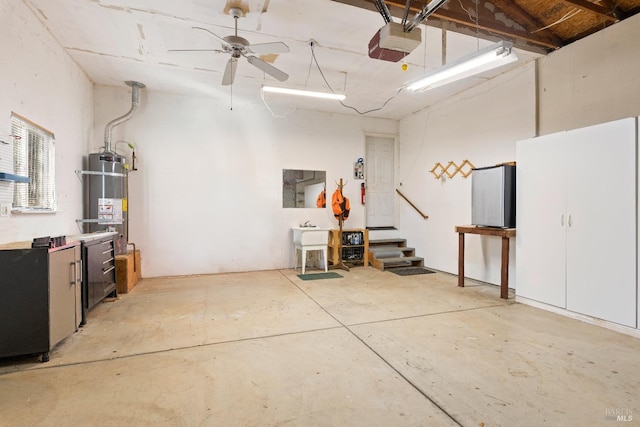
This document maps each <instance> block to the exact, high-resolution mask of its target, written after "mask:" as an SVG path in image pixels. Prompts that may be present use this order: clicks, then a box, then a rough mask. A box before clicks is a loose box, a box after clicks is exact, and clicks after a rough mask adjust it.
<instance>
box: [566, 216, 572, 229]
mask: <svg viewBox="0 0 640 427" xmlns="http://www.w3.org/2000/svg"><path fill="white" fill-rule="evenodd" d="M567 224H569V227H571V226H572V225H573V221H571V215H569V220H568V221H567Z"/></svg>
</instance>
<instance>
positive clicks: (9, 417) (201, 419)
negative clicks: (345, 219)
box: [0, 267, 640, 426]
mask: <svg viewBox="0 0 640 427" xmlns="http://www.w3.org/2000/svg"><path fill="white" fill-rule="evenodd" d="M297 273H299V271H298V272H296V271H294V270H282V271H264V272H251V273H233V274H219V275H211V276H194V277H180V278H159V279H144V280H142V281H141V282H140V283H139V284H138V286H136V287H135V288H134V289H133V291H132V292H131V293H129V294H126V295H122V296H121V297H120V298H119V299H118V300H116V301H114V302H107V303H103V304H100V305H99V306H97V307H96V308H95V309H93V310H92V311H91V312H90V313H89V319H88V324H87V325H86V326H84V327H83V328H81V329H80V331H78V332H77V333H75V334H73V335H72V336H70V337H69V338H68V339H67V340H65V341H64V342H62V343H61V344H60V345H59V346H58V347H57V348H56V349H55V350H54V351H53V352H52V353H51V360H50V361H49V362H48V363H37V362H36V360H35V359H34V358H33V357H23V358H16V359H5V360H1V361H0V425H3V426H5V425H8V426H36V425H37V426H40V425H45V426H48V425H50V426H62V425H64V426H93V425H100V426H102V425H105V426H124V425H127V426H134V425H135V426H138V425H166V426H208V425H216V426H217V425H220V426H278V425H298V426H404V425H415V426H441V425H442V426H450V425H464V426H483V425H484V426H495V425H503V426H515V425H529V426H539V425H571V426H592V425H612V421H614V422H615V419H616V415H617V414H624V415H626V416H627V419H628V417H629V416H631V417H632V420H633V421H631V422H630V423H628V424H634V423H635V424H638V423H639V422H640V398H639V396H640V340H638V339H637V338H633V337H630V336H627V335H623V334H620V333H617V332H613V331H611V330H607V329H603V328H600V327H597V326H592V325H588V324H586V323H582V322H580V321H577V320H572V319H568V318H566V317H563V316H558V315H555V314H552V313H548V312H545V311H541V310H538V309H535V308H532V307H528V306H525V305H522V304H515V303H514V302H513V299H511V300H509V301H505V300H501V299H500V298H499V297H498V296H499V289H498V287H495V286H489V285H481V284H474V283H469V284H470V285H472V286H467V287H466V288H458V287H457V286H456V280H457V279H456V277H455V276H452V275H448V274H444V273H436V274H429V275H422V276H411V277H400V276H397V275H395V274H393V273H390V272H380V271H378V270H375V269H373V268H363V267H359V268H353V269H351V271H349V272H345V271H339V273H340V274H342V275H343V276H344V277H343V278H339V279H329V280H315V281H303V280H300V279H299V278H298V277H297V275H296V274H297Z"/></svg>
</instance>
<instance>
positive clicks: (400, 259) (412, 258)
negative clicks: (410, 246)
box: [380, 256, 424, 264]
mask: <svg viewBox="0 0 640 427" xmlns="http://www.w3.org/2000/svg"><path fill="white" fill-rule="evenodd" d="M380 261H382V262H384V263H385V264H391V263H394V262H405V261H408V262H411V261H424V258H421V257H419V256H403V257H398V258H381V259H380Z"/></svg>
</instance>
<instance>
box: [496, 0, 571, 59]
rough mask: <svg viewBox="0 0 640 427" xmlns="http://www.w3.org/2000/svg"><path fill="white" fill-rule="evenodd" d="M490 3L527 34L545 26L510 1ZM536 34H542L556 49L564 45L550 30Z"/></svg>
mask: <svg viewBox="0 0 640 427" xmlns="http://www.w3.org/2000/svg"><path fill="white" fill-rule="evenodd" d="M492 3H493V4H495V5H496V6H497V7H498V8H500V10H502V11H503V12H504V13H505V14H506V15H507V16H509V17H510V18H511V19H514V20H515V21H516V22H518V23H519V24H521V25H522V26H523V27H525V28H526V29H527V30H528V31H529V32H533V31H536V30H538V29H539V28H543V27H544V26H545V24H544V23H543V22H541V21H540V20H539V19H537V18H535V17H534V16H532V15H531V14H530V13H529V12H527V11H526V10H524V9H522V8H521V7H520V6H518V5H517V4H516V3H514V2H513V1H511V0H492ZM538 32H539V33H540V34H541V35H542V34H543V35H544V36H546V37H548V38H549V40H551V41H553V42H554V43H555V45H556V47H559V46H562V45H564V42H563V40H562V39H561V38H560V37H558V36H557V35H555V34H554V33H553V32H552V31H551V30H549V29H544V30H542V31H538Z"/></svg>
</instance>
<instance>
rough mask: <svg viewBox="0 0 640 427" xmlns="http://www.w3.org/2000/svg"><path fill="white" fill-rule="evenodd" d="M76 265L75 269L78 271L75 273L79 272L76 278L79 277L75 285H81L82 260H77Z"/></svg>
mask: <svg viewBox="0 0 640 427" xmlns="http://www.w3.org/2000/svg"><path fill="white" fill-rule="evenodd" d="M76 263H77V264H78V267H77V268H78V270H77V271H79V272H80V274H79V275H77V276H76V278H78V277H79V279H78V281H77V282H76V283H82V260H81V259H79V260H77V261H76Z"/></svg>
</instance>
